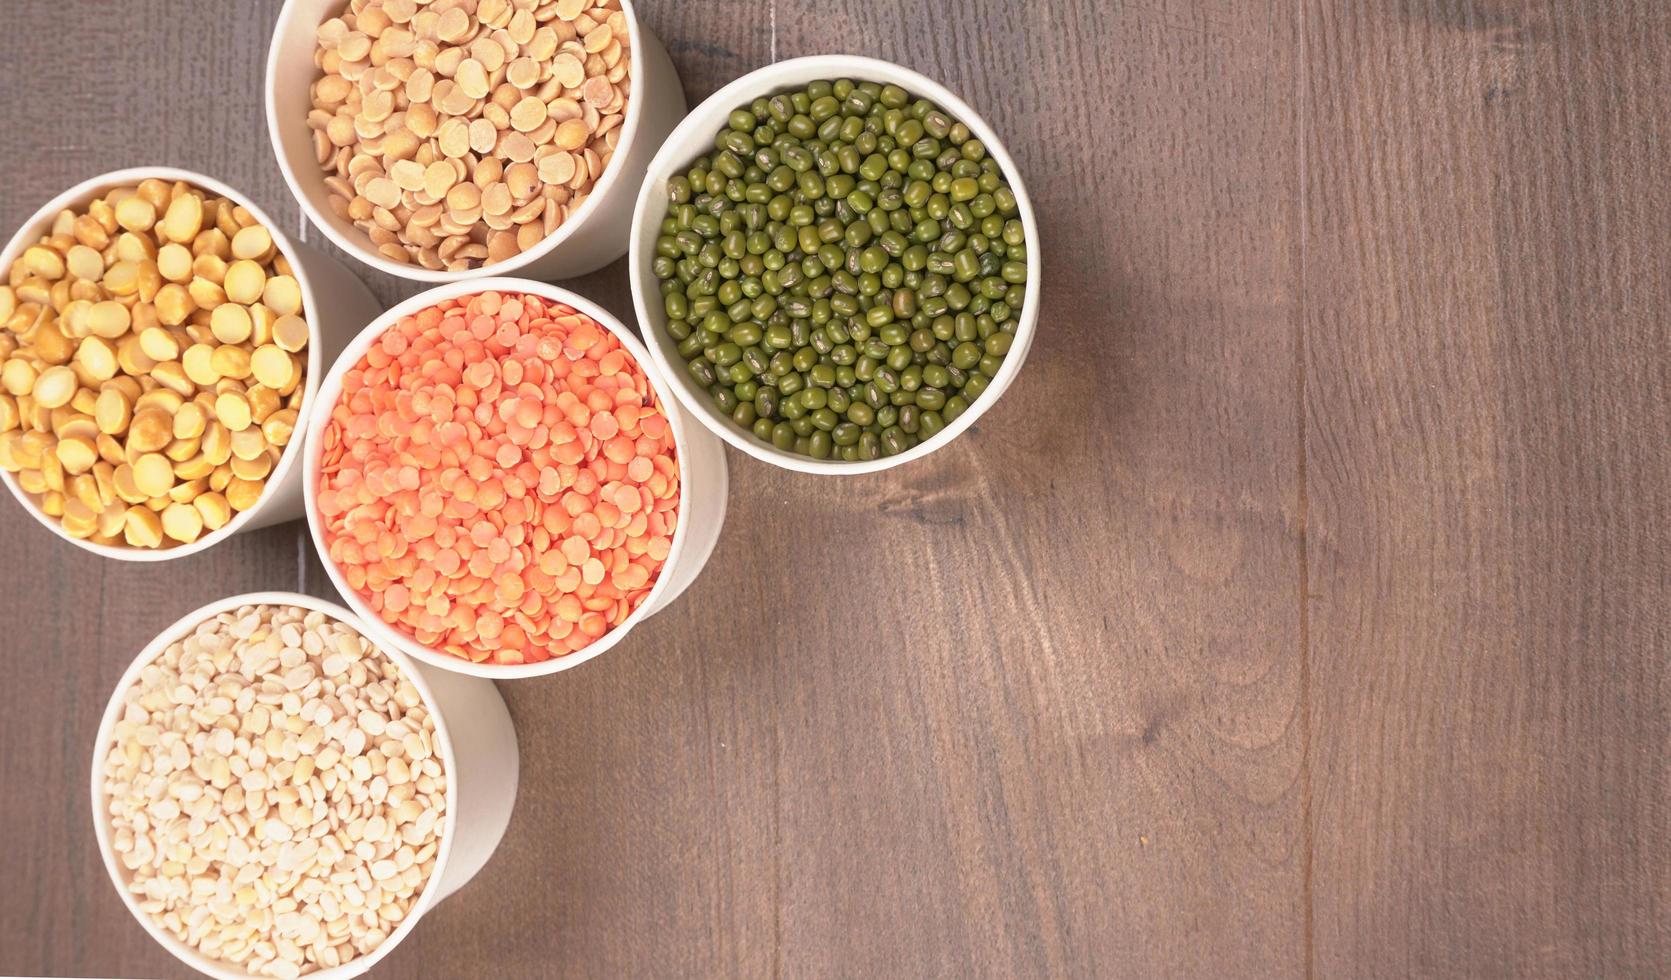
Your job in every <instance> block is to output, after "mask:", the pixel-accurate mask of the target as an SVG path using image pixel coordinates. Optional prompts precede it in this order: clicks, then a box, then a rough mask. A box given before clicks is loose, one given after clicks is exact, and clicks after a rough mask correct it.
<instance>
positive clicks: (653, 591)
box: [302, 276, 729, 680]
mask: <svg viewBox="0 0 1671 980" xmlns="http://www.w3.org/2000/svg"><path fill="white" fill-rule="evenodd" d="M488 292H495V293H501V294H510V293H528V294H531V295H534V296H538V297H540V298H541V299H544V300H547V301H549V302H557V303H562V304H564V305H565V306H569V307H572V308H573V309H574V310H575V311H577V312H579V313H583V314H585V315H586V316H589V317H591V318H592V319H593V320H594V321H596V322H597V323H598V324H599V325H600V326H602V327H603V328H604V329H606V330H608V331H609V332H610V333H612V334H614V335H615V337H616V339H618V340H620V342H621V346H622V347H624V348H625V349H626V351H627V353H629V354H631V355H632V356H633V357H634V358H636V359H637V361H638V367H639V369H640V370H642V371H643V372H644V376H645V377H646V378H648V379H649V382H650V387H651V389H652V390H653V391H654V392H655V393H656V397H657V398H658V399H660V400H661V404H662V411H663V413H664V414H665V415H666V416H667V421H668V425H669V427H670V428H671V429H672V431H673V446H674V452H675V454H676V455H677V456H678V459H679V468H680V474H679V475H680V479H679V519H678V522H677V524H676V525H675V526H674V529H673V543H672V545H671V547H670V548H669V550H668V553H667V559H666V561H664V562H663V563H662V568H661V571H660V572H659V573H658V574H657V576H656V584H655V585H653V586H651V588H650V592H649V594H648V595H646V596H645V597H644V599H643V601H642V602H640V603H639V604H638V607H637V608H635V609H634V610H633V611H632V612H631V613H629V614H628V615H627V618H626V619H625V620H622V622H621V624H620V625H619V626H616V627H614V628H613V629H611V630H609V631H608V632H607V633H605V634H604V635H602V636H600V637H598V638H597V639H596V640H593V641H592V642H591V643H590V644H589V645H587V646H584V647H581V648H580V649H579V650H576V651H575V652H573V653H567V654H563V655H562V656H558V657H552V658H550V659H548V660H542V661H539V662H537V663H531V664H491V663H485V662H484V663H475V662H474V661H469V660H464V659H462V658H460V657H455V656H453V655H452V654H449V653H443V652H441V651H438V650H432V649H430V648H429V647H427V646H424V645H423V644H422V643H419V642H418V641H417V640H416V639H415V638H413V637H410V636H407V635H406V634H405V633H404V632H402V631H400V630H398V629H395V628H394V627H393V626H391V625H389V624H388V623H387V622H385V621H384V620H383V617H382V616H380V615H378V614H377V611H376V610H374V609H372V608H371V607H370V606H368V605H366V603H365V601H364V600H363V599H361V598H360V596H359V593H357V592H356V591H355V590H354V589H353V588H352V587H351V586H350V585H349V584H348V581H347V579H346V578H344V577H343V574H342V571H341V570H340V569H338V568H337V565H336V562H334V561H332V560H331V553H330V549H329V548H328V547H327V546H326V542H325V532H324V529H323V527H321V523H322V522H321V520H320V518H319V507H318V496H319V456H320V452H321V451H322V450H323V448H324V447H323V443H313V442H309V443H307V445H308V446H309V449H308V452H307V454H306V457H305V458H304V459H303V467H302V474H303V475H302V492H303V498H304V500H305V507H306V512H307V523H308V533H309V534H310V535H311V536H312V538H313V544H314V547H315V548H316V549H317V550H318V552H319V562H320V564H322V565H324V566H325V572H326V574H328V575H329V576H330V578H331V582H332V584H333V585H335V586H336V588H337V591H338V592H339V593H341V595H342V597H343V600H344V601H345V602H347V603H348V605H349V608H351V609H353V610H354V611H355V612H356V613H357V614H359V617H360V619H361V620H363V621H364V622H365V623H366V625H367V627H368V628H369V629H370V631H371V632H370V635H372V636H374V637H375V638H376V639H377V641H378V643H379V644H380V645H383V646H394V647H397V648H398V649H400V651H401V652H403V653H405V654H406V655H407V656H409V657H412V658H413V659H416V660H421V661H423V662H424V663H426V664H429V665H430V666H433V667H439V668H441V669H442V670H451V671H455V672H457V673H462V674H470V675H472V676H475V677H487V678H491V679H494V680H506V679H512V678H522V677H542V676H545V675H547V674H554V673H557V672H558V671H561V670H568V669H570V668H572V667H578V666H580V665H581V664H583V663H585V662H587V661H588V660H591V659H592V658H594V657H596V656H598V655H600V654H602V653H603V652H605V651H606V650H608V649H610V648H611V647H613V646H615V644H617V643H619V642H621V640H622V639H623V638H625V637H626V635H627V634H628V633H630V632H631V631H632V630H633V628H634V627H635V626H637V625H638V624H639V623H640V622H642V621H643V620H644V619H645V617H646V616H647V615H648V613H647V612H646V610H648V609H651V608H652V607H654V606H655V605H656V600H657V599H658V597H660V596H661V595H662V594H663V593H664V592H665V591H666V589H667V588H668V582H669V581H670V580H671V576H670V575H669V574H668V570H669V569H671V568H673V567H674V566H675V565H676V564H677V560H678V558H679V556H680V555H681V554H683V553H684V549H685V544H686V542H687V541H688V540H689V535H688V534H687V531H688V530H689V526H690V525H689V515H691V514H692V513H694V512H695V505H694V504H693V502H692V500H691V492H692V491H691V483H690V480H689V479H688V478H687V474H686V472H685V466H686V461H687V460H688V459H689V458H690V457H689V454H688V451H687V450H688V448H689V443H688V440H687V437H686V433H685V421H684V418H683V417H682V416H681V414H680V411H679V409H678V405H679V402H677V401H675V400H673V395H672V393H671V392H669V391H668V385H667V384H666V382H665V381H664V380H663V379H662V378H661V377H660V376H659V375H658V374H657V372H656V368H655V364H654V362H653V361H651V360H650V358H649V355H648V354H647V353H646V351H645V349H644V345H643V344H642V343H640V342H639V340H638V338H637V337H635V336H633V334H632V331H630V330H628V329H627V328H626V327H625V325H623V324H622V323H621V321H620V320H619V319H617V318H616V317H615V316H614V315H613V314H611V313H610V312H609V311H608V310H606V309H604V308H603V307H601V306H599V305H598V304H597V303H594V302H593V301H591V300H589V299H587V298H586V297H584V296H581V295H580V294H578V293H575V292H573V291H571V290H568V289H564V288H563V287H561V286H553V285H551V284H550V283H544V282H535V281H534V280H531V279H516V278H512V277H507V276H496V277H493V278H489V279H466V280H463V281H460V282H454V283H446V284H444V285H440V286H436V287H434V288H432V289H427V290H425V291H423V292H421V293H418V294H417V295H416V296H413V297H411V298H410V299H407V300H405V301H404V302H401V303H399V304H397V305H395V306H393V307H391V308H389V310H388V311H387V312H385V313H384V314H383V315H382V316H380V317H378V318H377V319H375V320H373V321H372V322H371V324H370V325H368V326H367V327H366V328H365V330H363V331H361V332H360V335H359V336H358V337H356V338H354V340H353V341H351V342H350V343H349V344H348V346H347V347H345V348H344V349H343V351H342V354H341V355H340V356H338V357H337V361H336V364H335V365H333V366H332V368H331V370H330V371H329V372H327V374H326V376H325V377H324V378H323V379H322V380H321V381H320V385H319V396H318V399H317V401H315V402H314V409H315V411H313V412H310V413H309V414H308V417H307V430H308V438H309V439H319V438H322V433H323V431H324V428H325V424H326V422H327V421H328V420H329V419H330V417H331V412H332V411H333V410H334V409H335V407H336V404H337V401H338V400H339V399H340V398H341V397H342V378H343V375H345V374H347V373H348V371H349V369H351V368H352V367H354V366H355V365H357V364H358V363H359V362H360V358H362V357H364V356H365V353H366V351H367V350H369V349H370V348H371V345H372V344H374V343H376V342H377V340H378V339H379V338H381V337H382V336H383V334H384V332H385V331H387V330H388V329H389V328H390V327H391V326H393V325H394V324H395V323H397V322H399V321H400V319H401V318H402V317H405V316H410V315H412V314H414V313H418V312H420V311H422V310H425V309H428V308H429V307H431V306H434V305H435V304H436V303H439V302H441V301H443V300H449V299H457V298H459V297H461V296H473V295H475V294H477V293H488ZM728 484H729V479H728V478H727V477H726V476H725V474H724V473H723V471H722V473H721V481H720V486H719V488H718V490H719V492H721V493H725V492H727V490H728Z"/></svg>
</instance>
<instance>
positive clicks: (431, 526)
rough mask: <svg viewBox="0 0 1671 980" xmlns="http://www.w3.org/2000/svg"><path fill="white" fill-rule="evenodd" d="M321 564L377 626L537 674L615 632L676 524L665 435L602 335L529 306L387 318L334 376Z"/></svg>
mask: <svg viewBox="0 0 1671 980" xmlns="http://www.w3.org/2000/svg"><path fill="white" fill-rule="evenodd" d="M320 453H321V456H320V481H319V487H318V493H317V504H318V509H319V515H320V518H321V520H322V522H323V528H324V537H325V542H326V546H327V551H328V556H329V558H330V560H331V561H333V562H334V563H336V565H337V567H338V568H339V569H340V570H341V571H342V574H343V577H344V578H345V579H346V580H347V581H348V584H349V586H350V587H351V588H353V589H354V590H355V591H356V592H357V593H358V594H359V595H360V597H361V598H362V599H364V600H365V601H366V603H367V604H368V605H370V606H371V607H372V608H373V609H374V610H376V611H377V613H378V614H379V615H380V616H381V617H382V618H383V620H384V621H385V622H387V623H389V624H390V625H391V626H393V627H395V628H396V629H400V630H402V631H404V632H405V633H406V634H408V635H410V636H411V637H412V638H413V639H415V640H417V641H418V642H419V643H422V644H424V645H426V646H428V647H430V648H432V649H436V650H441V651H445V652H447V653H449V654H452V655H453V656H456V657H461V658H465V659H468V660H471V661H476V662H482V661H491V662H493V663H501V664H515V663H533V662H536V661H542V660H547V659H550V658H552V657H558V656H562V655H564V654H567V653H571V652H574V651H576V650H579V649H581V648H582V647H585V646H587V645H588V644H590V643H591V642H592V641H594V640H596V639H597V638H598V637H600V636H603V635H604V634H605V633H606V632H608V631H609V630H611V629H613V628H615V627H616V626H619V625H620V624H621V623H622V622H623V621H625V620H626V618H627V616H629V615H630V614H631V613H632V611H633V610H634V609H636V608H637V607H638V605H639V604H640V603H642V602H643V601H644V598H645V597H646V596H647V595H648V594H649V592H650V589H651V588H652V587H653V586H654V584H655V581H656V578H657V576H658V575H659V574H660V572H661V567H662V565H663V563H664V562H665V560H666V558H667V554H668V551H669V549H670V548H671V546H672V539H673V534H674V530H675V527H676V524H677V520H678V505H679V467H678V460H677V456H676V454H675V450H674V443H673V433H672V430H671V428H670V427H669V424H668V420H667V417H666V415H664V414H663V411H662V408H661V405H660V403H659V401H658V400H657V398H656V395H655V392H654V391H653V390H652V389H651V387H650V383H649V380H648V378H646V376H645V374H644V372H643V370H642V369H641V368H640V367H639V365H638V364H637V362H636V361H635V360H634V359H633V357H632V355H631V354H630V353H629V352H628V351H626V350H625V349H624V348H623V347H622V346H621V344H620V341H619V340H617V339H616V337H615V336H614V335H613V334H612V333H610V332H609V331H608V330H607V329H605V328H604V327H602V326H600V325H599V324H598V323H597V322H596V321H594V320H592V319H591V318H590V317H588V316H586V315H584V314H582V313H578V312H576V311H575V310H573V309H571V308H569V307H567V306H564V305H562V304H561V303H555V302H547V301H545V300H542V299H541V298H540V297H538V296H530V295H520V294H500V293H493V292H484V293H478V294H475V295H473V296H468V297H464V298H463V299H459V300H447V301H444V302H442V303H440V304H438V305H436V306H433V307H430V308H429V309H426V310H424V311H422V312H421V313H418V314H416V315H414V316H408V317H404V318H402V319H401V320H400V321H399V322H398V323H397V324H395V325H394V326H393V327H391V328H390V329H389V330H388V331H387V332H386V333H385V334H384V335H383V337H382V338H381V339H380V340H379V341H378V342H377V343H376V344H374V345H373V346H372V347H371V349H370V350H369V351H367V353H366V355H365V356H364V357H363V358H361V360H360V361H359V363H357V364H356V365H354V367H353V368H352V369H351V370H349V371H348V372H347V373H346V374H345V375H344V377H343V386H342V396H341V398H340V399H339V400H338V402H337V404H336V406H335V408H334V409H333V410H332V412H331V418H330V421H329V422H328V423H327V425H326V426H325V429H324V433H323V445H322V446H321V448H320Z"/></svg>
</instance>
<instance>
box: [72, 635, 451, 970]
mask: <svg viewBox="0 0 1671 980" xmlns="http://www.w3.org/2000/svg"><path fill="white" fill-rule="evenodd" d="M122 703H123V707H122V714H121V716H120V718H119V719H118V721H117V722H116V725H115V731H114V737H113V740H112V742H111V744H110V746H109V753H108V754H107V755H106V757H105V764H104V773H103V788H104V792H105V795H106V799H107V804H108V813H109V816H110V826H111V838H112V844H113V847H114V850H115V852H116V856H117V859H118V860H119V861H120V862H121V864H122V867H123V868H124V869H125V870H126V871H127V873H128V883H127V888H128V891H129V892H130V893H131V894H132V895H133V897H134V898H135V899H136V900H137V901H138V903H139V907H140V908H141V910H143V911H144V912H145V914H147V915H149V916H150V917H151V919H152V921H153V922H155V923H156V924H157V925H159V926H161V927H162V928H163V929H165V930H167V931H168V932H169V933H170V934H172V935H173V936H174V937H175V938H176V939H178V940H180V941H181V942H183V943H185V944H186V945H187V946H190V947H192V948H193V949H195V950H197V951H198V952H199V953H201V954H203V955H204V956H207V957H209V958H211V959H215V960H220V961H223V962H226V963H231V964H234V965H236V966H237V968H238V969H240V970H244V971H247V972H249V973H252V974H256V975H260V976H272V977H295V976H298V975H300V974H303V973H308V972H311V971H313V970H316V969H321V968H325V967H332V966H337V965H339V964H341V963H346V962H348V961H349V960H352V959H355V958H357V957H359V956H363V955H365V954H366V953H369V952H371V951H372V950H374V949H376V948H377V946H378V945H380V944H381V943H382V942H383V941H384V940H385V939H387V938H388V936H389V934H390V933H391V932H393V931H394V929H395V928H396V927H397V926H398V925H399V924H400V922H401V920H402V919H404V918H405V917H406V915H407V913H408V912H409V911H411V908H412V905H413V903H414V902H415V901H416V900H417V897H418V895H419V894H420V893H421V892H422V891H423V888H424V885H425V883H426V882H427V881H428V880H429V876H430V874H431V872H432V871H433V870H434V868H435V854H436V849H437V848H438V847H439V844H440V836H441V827H442V818H443V817H444V815H445V812H446V790H447V774H446V773H445V772H444V771H443V769H442V765H441V758H440V756H439V755H438V754H437V753H438V746H437V744H436V733H435V723H434V721H433V720H432V719H431V717H430V715H429V710H428V708H427V707H426V706H425V705H424V703H423V701H422V699H421V697H420V695H419V694H418V691H417V689H416V688H415V687H413V686H412V684H411V683H410V682H409V681H408V680H406V679H405V678H404V677H402V676H401V672H400V670H399V668H397V667H396V665H395V664H394V663H393V662H392V661H390V660H389V659H388V658H387V657H386V656H384V655H383V654H382V653H381V652H380V651H379V650H377V649H376V648H375V647H372V646H371V645H370V644H368V643H367V642H366V641H365V640H364V639H363V638H361V637H360V635H359V634H358V633H356V632H355V631H354V630H352V629H350V628H349V627H348V626H346V625H344V624H342V623H340V622H337V621H335V620H333V619H330V618H329V617H327V616H326V615H325V614H324V613H320V612H314V611H310V610H306V609H300V608H297V607H293V606H245V607H243V608H240V609H238V610H236V611H233V612H225V613H221V614H220V615H218V616H215V617H214V618H212V619H209V620H208V621H206V622H204V623H203V624H202V625H200V626H198V627H197V629H196V630H195V631H193V633H192V634H191V635H190V636H188V637H186V638H185V639H184V640H181V641H180V642H177V643H173V644H171V645H169V647H168V648H167V649H166V650H164V651H163V652H162V653H161V654H160V655H159V656H158V657H157V659H156V660H155V661H153V662H152V663H151V664H149V665H147V666H146V667H145V668H144V670H143V671H142V672H141V674H140V676H139V679H138V680H137V681H135V682H134V684H133V686H132V687H130V688H129V689H128V690H127V691H126V692H124V693H123V695H122Z"/></svg>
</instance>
